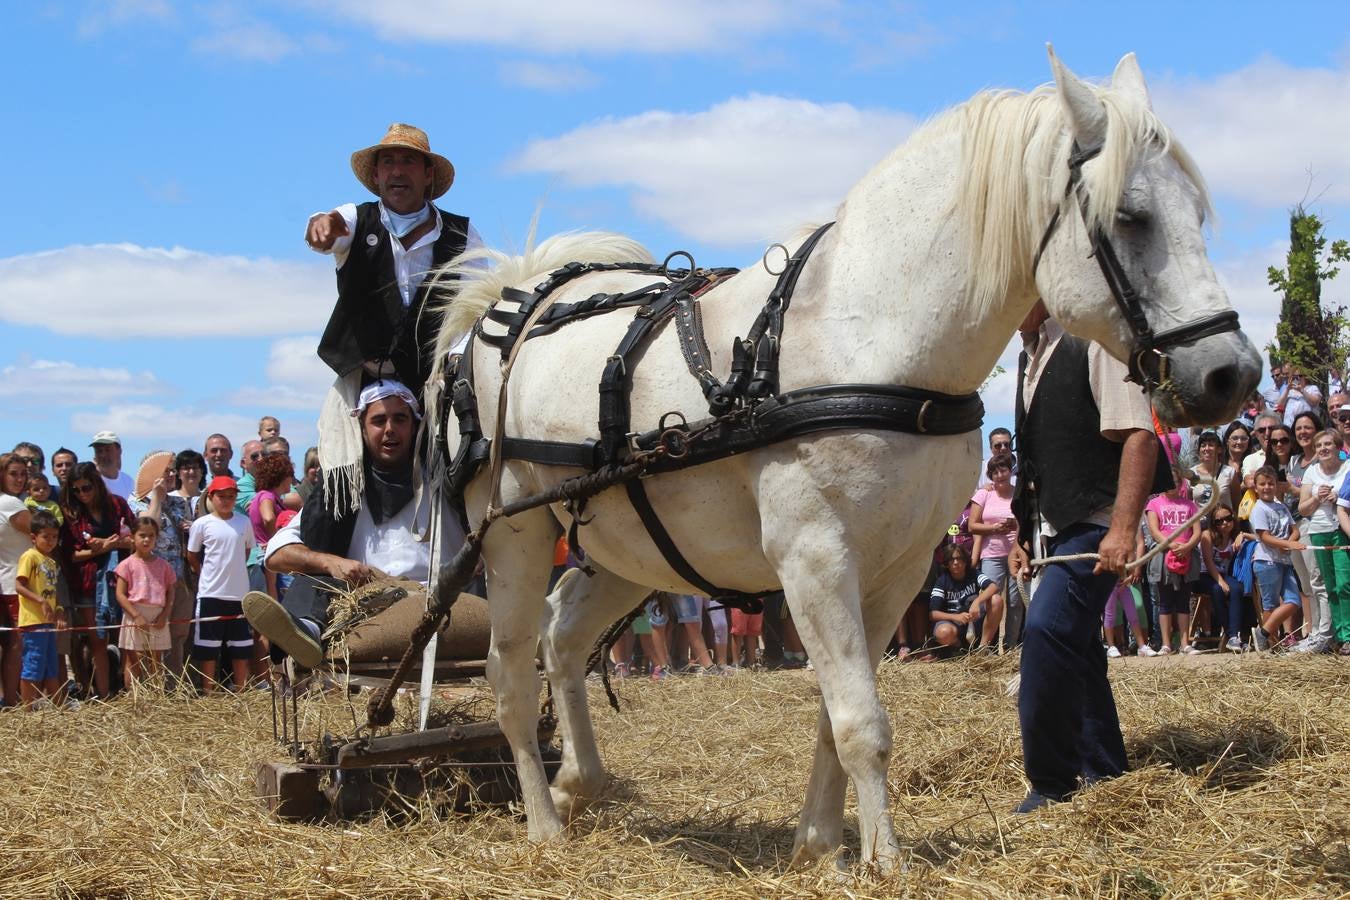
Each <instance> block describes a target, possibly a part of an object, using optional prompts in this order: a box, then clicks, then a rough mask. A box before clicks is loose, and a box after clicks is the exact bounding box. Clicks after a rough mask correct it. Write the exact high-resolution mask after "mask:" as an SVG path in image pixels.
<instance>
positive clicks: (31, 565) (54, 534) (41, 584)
mask: <svg viewBox="0 0 1350 900" xmlns="http://www.w3.org/2000/svg"><path fill="white" fill-rule="evenodd" d="M29 533H30V534H31V535H32V538H33V546H32V547H31V548H30V549H28V550H25V551H24V553H23V556H20V557H19V570H18V576H17V578H16V582H17V585H18V591H19V630H20V631H21V632H22V633H23V669H22V671H21V672H20V675H19V678H20V687H19V691H20V696H21V698H22V699H23V703H24V705H25V706H27V707H28V708H29V709H32V708H33V707H34V706H36V705H38V701H39V700H44V699H49V698H52V697H55V696H56V692H57V691H59V690H60V689H61V678H60V671H61V659H60V656H59V655H58V654H57V652H56V626H57V625H58V624H59V625H61V626H62V627H65V624H66V622H65V611H64V610H63V609H62V608H61V606H60V605H59V604H58V603H57V601H56V582H57V579H58V578H59V577H60V569H58V568H57V565H56V560H55V559H53V558H52V553H53V552H54V551H55V550H56V545H57V542H58V541H59V540H60V539H61V529H60V526H58V525H57V523H56V517H55V516H53V515H52V514H51V513H49V512H47V511H46V510H45V509H38V510H35V511H34V512H33V515H32V516H31V517H30V525H29Z"/></svg>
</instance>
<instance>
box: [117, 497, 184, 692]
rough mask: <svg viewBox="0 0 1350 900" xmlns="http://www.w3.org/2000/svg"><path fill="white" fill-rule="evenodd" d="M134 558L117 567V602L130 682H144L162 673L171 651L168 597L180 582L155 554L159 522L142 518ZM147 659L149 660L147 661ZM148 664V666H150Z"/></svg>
mask: <svg viewBox="0 0 1350 900" xmlns="http://www.w3.org/2000/svg"><path fill="white" fill-rule="evenodd" d="M131 541H132V549H133V550H134V551H135V552H134V553H133V555H131V556H129V557H127V558H126V559H124V560H122V561H121V562H120V563H118V564H117V569H116V572H117V603H118V605H119V606H121V607H122V612H123V616H122V630H121V632H119V633H118V636H117V647H118V649H119V650H121V651H122V657H123V663H124V664H123V670H124V671H125V673H126V676H127V680H128V681H143V680H145V679H147V678H149V677H151V676H152V675H158V673H160V672H161V671H163V663H164V651H166V650H168V649H169V644H170V637H169V609H170V608H171V607H172V604H171V603H169V602H168V598H170V597H172V596H173V586H174V583H175V582H176V581H177V580H178V576H176V575H174V573H173V567H172V566H170V565H169V564H168V563H167V562H165V561H164V560H162V559H160V558H159V557H158V556H156V555H155V544H156V543H157V542H158V541H159V520H158V519H152V518H151V517H149V516H141V517H140V518H139V519H137V520H136V528H135V530H134V531H132V533H131ZM147 657H148V659H147ZM147 663H148V665H147Z"/></svg>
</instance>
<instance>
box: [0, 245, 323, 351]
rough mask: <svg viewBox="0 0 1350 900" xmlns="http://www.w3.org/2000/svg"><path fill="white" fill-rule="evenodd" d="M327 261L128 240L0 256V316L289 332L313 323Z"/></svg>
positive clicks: (133, 332)
mask: <svg viewBox="0 0 1350 900" xmlns="http://www.w3.org/2000/svg"><path fill="white" fill-rule="evenodd" d="M330 265H331V263H328V262H327V261H319V260H316V261H314V262H289V261H281V260H273V259H267V258H256V259H254V258H248V257H243V256H217V255H213V254H209V253H201V252H198V251H195V250H185V249H183V248H181V247H175V248H173V249H171V250H166V249H163V248H158V247H140V246H137V245H135V244H95V245H92V246H78V245H77V246H71V247H64V248H62V249H60V250H48V251H44V252H41V253H33V254H29V255H25V256H12V257H9V258H8V259H0V321H5V322H11V323H14V324H18V325H33V326H39V327H44V328H49V329H51V330H52V331H55V332H57V333H58V334H76V335H86V336H98V337H125V338H130V337H204V336H208V335H222V336H244V335H275V334H294V333H296V332H300V331H312V330H316V329H322V327H323V324H324V322H326V321H327V318H328V313H329V312H330V311H331V310H332V308H333V303H334V302H335V299H336V290H335V288H334V286H333V275H332V270H331V269H330V268H329V266H330Z"/></svg>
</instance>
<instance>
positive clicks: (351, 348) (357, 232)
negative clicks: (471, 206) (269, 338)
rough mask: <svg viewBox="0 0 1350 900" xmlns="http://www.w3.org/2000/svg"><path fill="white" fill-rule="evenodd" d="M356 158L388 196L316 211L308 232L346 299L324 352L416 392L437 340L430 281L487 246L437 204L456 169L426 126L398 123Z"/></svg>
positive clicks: (330, 359) (360, 174)
mask: <svg viewBox="0 0 1350 900" xmlns="http://www.w3.org/2000/svg"><path fill="white" fill-rule="evenodd" d="M351 162H352V172H353V173H354V174H355V175H356V180H357V181H359V182H361V184H363V185H365V186H366V188H367V189H369V190H370V192H371V193H372V194H375V195H376V196H377V197H378V198H379V200H378V201H375V202H367V203H361V204H354V203H346V204H343V205H342V206H339V207H338V208H337V209H334V210H332V211H330V212H326V213H315V214H314V215H313V216H311V217H310V219H309V223H308V225H307V226H306V227H305V242H306V243H307V244H309V246H310V248H311V249H313V250H315V251H317V252H319V253H331V254H333V257H334V259H335V261H336V262H337V283H338V301H337V305H336V306H335V307H334V309H333V314H332V316H331V317H330V318H329V320H328V327H327V328H325V329H324V333H323V337H322V339H321V340H320V341H319V356H320V358H322V359H323V361H324V362H325V363H327V364H328V365H329V366H330V367H331V368H332V369H333V371H334V372H336V373H337V374H338V375H339V376H346V375H348V374H350V373H351V372H353V371H356V370H358V369H362V368H364V369H365V371H366V372H367V373H368V375H370V376H375V375H380V374H384V375H394V376H395V377H396V378H397V379H398V380H399V381H401V382H403V383H404V384H406V385H407V386H408V387H409V388H411V389H412V390H413V391H414V392H417V391H420V389H421V387H422V384H423V383H424V382H425V381H426V376H427V373H428V372H429V371H430V361H429V360H428V358H427V354H426V352H425V348H426V347H427V345H428V344H429V343H430V341H431V340H433V339H434V338H435V327H434V322H433V321H432V319H431V317H428V316H425V315H424V308H425V306H426V303H427V298H428V294H429V293H430V291H431V288H432V284H430V283H428V282H427V280H426V275H427V273H428V272H429V271H431V270H432V269H433V268H434V267H438V266H442V265H444V264H445V263H447V262H449V261H450V260H452V259H454V258H455V257H456V256H458V255H459V254H461V253H463V252H464V250H465V249H466V248H471V247H476V246H481V245H482V241H481V239H479V237H478V234H477V233H476V232H475V231H474V229H473V227H472V226H471V225H470V224H469V220H468V219H467V218H465V217H464V216H458V215H455V214H454V213H450V212H446V211H445V210H443V209H439V208H437V207H436V206H434V205H433V203H432V201H433V200H435V199H437V198H438V197H440V196H441V195H442V194H444V193H445V192H446V191H448V190H449V189H450V185H451V184H452V183H453V182H454V180H455V167H454V166H453V165H451V163H450V160H448V159H446V158H445V157H444V156H441V155H440V154H438V153H433V152H431V144H430V141H429V140H428V139H427V135H426V132H424V131H422V130H421V129H420V128H415V127H413V126H412V125H405V124H403V123H401V122H395V123H394V124H393V125H390V126H389V131H388V133H387V134H385V136H384V137H383V138H382V139H381V140H380V142H379V143H377V144H374V145H372V146H370V147H366V148H365V149H363V150H357V151H356V152H355V153H353V154H352V160H351ZM432 280H433V281H435V279H432Z"/></svg>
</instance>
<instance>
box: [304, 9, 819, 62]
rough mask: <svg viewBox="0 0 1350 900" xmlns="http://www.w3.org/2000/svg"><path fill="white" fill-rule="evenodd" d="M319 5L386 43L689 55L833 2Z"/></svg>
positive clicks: (794, 20) (778, 26)
mask: <svg viewBox="0 0 1350 900" xmlns="http://www.w3.org/2000/svg"><path fill="white" fill-rule="evenodd" d="M313 5H315V6H316V8H321V9H323V10H324V11H325V13H326V14H329V15H337V16H341V17H344V18H347V19H351V20H353V21H355V22H358V23H361V24H364V25H369V26H373V27H374V29H375V31H376V32H377V33H378V34H379V35H380V36H381V37H384V38H388V39H394V40H411V41H426V42H431V43H447V44H458V43H480V44H493V45H498V46H507V47H515V48H518V49H522V50H530V51H536V52H545V53H569V52H578V51H588V52H592V53H605V54H622V53H690V52H693V51H707V50H714V49H720V48H725V47H735V46H737V45H738V44H739V43H740V42H741V41H743V40H744V39H745V37H747V36H751V35H757V34H763V33H766V32H772V31H781V30H784V29H787V28H790V27H793V26H796V25H799V24H800V23H802V22H803V21H806V20H809V19H810V18H811V17H813V16H814V15H816V14H817V13H819V12H820V11H821V10H824V9H829V8H830V7H832V6H833V3H831V2H829V0H797V2H794V3H790V4H786V3H780V2H776V0H738V2H735V3H727V2H723V0H679V2H674V0H572V2H568V3H539V2H536V0H497V2H495V3H465V2H463V0H383V2H381V3H369V2H366V0H328V2H325V3H323V4H322V5H321V6H320V5H319V4H317V3H315V4H313Z"/></svg>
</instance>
